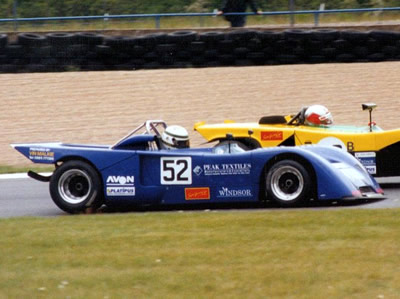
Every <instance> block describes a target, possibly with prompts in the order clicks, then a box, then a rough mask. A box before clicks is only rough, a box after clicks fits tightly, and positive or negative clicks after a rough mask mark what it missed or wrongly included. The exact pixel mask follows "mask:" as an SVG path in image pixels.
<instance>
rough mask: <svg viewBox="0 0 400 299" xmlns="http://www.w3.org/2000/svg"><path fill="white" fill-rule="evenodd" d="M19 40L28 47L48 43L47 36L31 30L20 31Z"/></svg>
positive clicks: (20, 43)
mask: <svg viewBox="0 0 400 299" xmlns="http://www.w3.org/2000/svg"><path fill="white" fill-rule="evenodd" d="M17 40H18V44H19V45H23V46H27V47H42V46H44V45H45V44H46V43H47V38H46V36H43V35H41V34H36V33H29V32H23V33H19V34H18V36H17Z"/></svg>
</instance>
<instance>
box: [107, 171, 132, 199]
mask: <svg viewBox="0 0 400 299" xmlns="http://www.w3.org/2000/svg"><path fill="white" fill-rule="evenodd" d="M106 192H107V195H108V196H135V193H136V190H135V177H134V176H121V175H110V176H108V177H107V180H106Z"/></svg>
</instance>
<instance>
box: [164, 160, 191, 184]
mask: <svg viewBox="0 0 400 299" xmlns="http://www.w3.org/2000/svg"><path fill="white" fill-rule="evenodd" d="M160 163H161V165H160V169H161V178H160V181H161V184H162V185H191V184H192V158H191V157H162V158H161V159H160Z"/></svg>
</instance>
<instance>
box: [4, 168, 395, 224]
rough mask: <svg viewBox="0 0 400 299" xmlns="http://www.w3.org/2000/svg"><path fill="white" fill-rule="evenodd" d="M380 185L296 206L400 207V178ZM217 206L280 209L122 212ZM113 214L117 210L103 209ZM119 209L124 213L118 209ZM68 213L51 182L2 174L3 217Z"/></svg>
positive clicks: (252, 206)
mask: <svg viewBox="0 0 400 299" xmlns="http://www.w3.org/2000/svg"><path fill="white" fill-rule="evenodd" d="M378 181H379V182H380V184H381V187H382V188H383V189H384V191H385V197H386V198H385V199H383V200H378V201H360V202H346V203H344V202H340V201H337V202H319V203H315V204H311V205H309V206H307V207H301V208H296V209H354V208H361V209H386V208H400V178H389V179H378ZM210 208H211V209H214V210H216V211H225V210H235V211H249V210H265V211H273V210H277V209H279V208H278V207H276V206H274V205H273V204H264V205H246V206H237V205H235V206H220V207H215V206H210V207H208V206H200V207H197V208H188V207H187V206H185V207H181V206H180V207H170V208H162V209H157V208H156V209H150V210H149V209H147V210H146V209H140V210H122V212H130V213H142V212H143V211H149V212H151V211H160V210H162V211H169V212H174V211H178V210H179V211H182V210H185V211H198V210H201V211H203V210H204V209H206V210H208V209H210ZM104 212H105V213H113V212H115V211H107V209H106V210H105V211H104ZM118 212H121V210H119V211H118ZM63 215H64V216H66V215H68V214H67V213H65V212H63V211H61V210H60V209H59V208H58V207H57V206H56V205H55V204H54V203H53V201H52V199H51V197H50V194H49V187H48V183H43V182H38V181H35V180H33V179H30V178H25V177H22V178H21V176H19V175H16V176H4V175H1V176H0V218H10V217H22V216H35V217H51V216H63Z"/></svg>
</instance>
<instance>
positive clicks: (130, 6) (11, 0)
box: [0, 0, 400, 32]
mask: <svg viewBox="0 0 400 299" xmlns="http://www.w3.org/2000/svg"><path fill="white" fill-rule="evenodd" d="M221 2H222V0H158V1H149V0H134V1H132V0H0V32H8V31H40V30H44V31H45V30H105V29H133V30H135V29H149V28H150V29H151V28H160V29H168V28H196V27H223V26H227V22H226V21H225V20H224V19H223V18H222V17H215V16H214V15H213V13H214V12H215V11H216V10H217V9H218V8H219V7H220V5H221ZM255 2H256V3H257V5H258V7H259V8H260V9H261V10H262V11H263V12H265V13H266V14H265V15H261V16H256V15H254V16H250V17H248V21H247V26H262V25H263V26H268V25H272V24H274V25H276V24H282V25H284V24H286V25H287V24H291V25H293V24H300V25H301V24H314V25H315V24H316V23H318V24H319V25H321V24H328V23H343V22H345V23H346V22H358V23H360V22H373V23H380V22H388V21H389V22H390V21H396V20H398V19H399V17H400V12H399V11H398V10H393V11H392V10H389V11H386V10H385V11H382V10H381V11H380V10H374V11H360V12H354V11H351V12H336V13H327V14H319V15H316V14H312V13H304V14H296V15H290V14H276V15H270V14H267V13H268V12H285V11H321V10H340V9H373V8H375V9H376V8H388V7H396V6H399V1H398V0H327V1H323V0H258V1H257V0H256V1H255ZM181 13H189V14H192V15H190V17H188V16H174V15H173V14H181ZM131 14H150V16H140V17H139V16H137V17H134V16H131V17H124V18H107V16H113V15H131ZM157 14H172V15H168V16H165V15H164V16H155V15H157ZM193 14H201V15H193ZM71 16H104V18H92V19H67V20H66V19H61V20H53V19H50V20H48V19H42V20H35V21H29V20H24V21H19V22H12V21H11V20H10V19H13V20H15V19H18V18H37V17H41V18H54V17H71ZM316 18H318V20H316Z"/></svg>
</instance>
